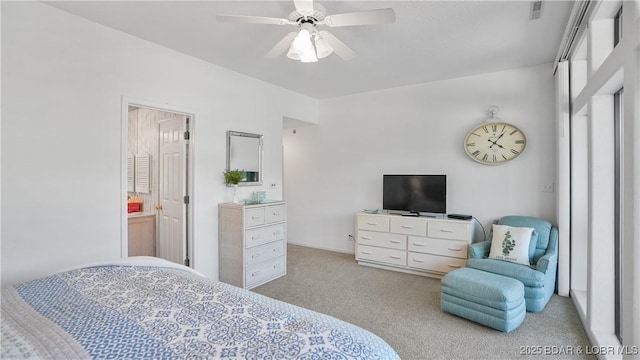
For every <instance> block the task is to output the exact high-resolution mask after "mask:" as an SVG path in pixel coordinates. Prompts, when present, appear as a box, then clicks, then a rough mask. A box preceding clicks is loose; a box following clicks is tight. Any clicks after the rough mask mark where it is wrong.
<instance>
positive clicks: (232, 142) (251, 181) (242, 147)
mask: <svg viewBox="0 0 640 360" xmlns="http://www.w3.org/2000/svg"><path fill="white" fill-rule="evenodd" d="M262 152H263V149H262V135H260V134H251V133H245V132H240V131H231V130H229V131H227V171H229V170H240V171H242V172H243V174H244V177H243V179H242V180H241V181H240V182H239V183H238V185H240V186H248V185H262Z"/></svg>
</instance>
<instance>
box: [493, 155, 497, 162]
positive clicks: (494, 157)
mask: <svg viewBox="0 0 640 360" xmlns="http://www.w3.org/2000/svg"><path fill="white" fill-rule="evenodd" d="M496 160H497V158H496V155H495V154H493V162H496Z"/></svg>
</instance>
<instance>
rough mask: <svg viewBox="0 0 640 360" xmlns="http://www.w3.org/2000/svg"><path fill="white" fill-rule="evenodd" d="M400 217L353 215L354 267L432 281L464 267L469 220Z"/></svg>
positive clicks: (469, 237)
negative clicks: (427, 278)
mask: <svg viewBox="0 0 640 360" xmlns="http://www.w3.org/2000/svg"><path fill="white" fill-rule="evenodd" d="M405 214H409V213H401V214H400V215H405ZM400 215H391V214H365V213H358V214H357V215H356V223H357V229H356V256H355V257H356V260H357V261H358V264H361V265H368V266H373V267H378V268H383V269H388V270H395V271H402V272H406V273H410V274H416V275H424V276H431V277H436V278H441V277H442V276H444V275H445V274H446V273H448V272H450V271H452V270H455V269H458V268H461V267H464V266H465V263H466V261H467V256H468V255H467V254H468V247H469V244H470V243H471V242H472V240H473V230H474V227H473V222H472V221H471V220H460V219H447V218H438V217H435V218H434V217H427V215H430V216H433V215H436V216H437V214H427V213H422V214H420V217H415V215H414V213H412V214H411V215H408V216H409V217H405V216H400ZM411 216H414V217H411Z"/></svg>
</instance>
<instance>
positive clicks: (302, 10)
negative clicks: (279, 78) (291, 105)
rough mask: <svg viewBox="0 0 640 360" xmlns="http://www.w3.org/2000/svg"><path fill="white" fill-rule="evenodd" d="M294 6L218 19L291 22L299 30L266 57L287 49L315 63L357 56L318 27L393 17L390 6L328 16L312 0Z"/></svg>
mask: <svg viewBox="0 0 640 360" xmlns="http://www.w3.org/2000/svg"><path fill="white" fill-rule="evenodd" d="M293 3H294V6H295V9H294V10H293V11H292V12H291V13H290V14H289V17H288V18H287V19H285V18H273V17H263V16H246V15H223V14H219V15H218V16H217V19H218V21H219V22H233V23H250V24H267V25H293V26H296V27H298V29H299V30H298V31H294V32H290V33H289V34H287V35H286V36H285V37H284V38H283V39H282V40H280V41H279V42H278V43H277V44H276V45H275V46H274V47H273V48H271V50H269V51H268V52H267V53H266V54H265V57H267V58H276V57H278V56H280V55H282V54H283V53H284V52H285V51H287V49H288V51H287V57H288V58H290V59H293V60H300V61H301V62H316V61H318V59H322V58H324V57H327V56H329V55H331V53H335V54H336V55H338V56H339V57H341V58H342V59H343V60H350V59H352V58H354V57H355V56H356V53H355V51H353V50H352V49H351V48H350V47H349V46H347V44H345V43H344V42H342V41H341V40H340V39H338V38H337V37H335V36H334V35H333V34H331V33H330V32H328V31H326V30H320V31H319V30H318V29H317V27H318V26H322V25H326V26H328V27H341V26H354V25H374V24H386V23H392V22H394V21H395V20H396V14H395V12H394V11H393V9H390V8H387V9H375V10H366V11H357V12H350V13H343V14H335V15H327V14H326V11H325V9H324V7H323V6H322V5H320V4H318V3H314V2H313V0H294V1H293Z"/></svg>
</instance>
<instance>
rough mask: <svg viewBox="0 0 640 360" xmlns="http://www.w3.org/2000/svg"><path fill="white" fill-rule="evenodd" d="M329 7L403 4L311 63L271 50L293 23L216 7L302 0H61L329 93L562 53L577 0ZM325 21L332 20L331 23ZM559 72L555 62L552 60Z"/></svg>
mask: <svg viewBox="0 0 640 360" xmlns="http://www.w3.org/2000/svg"><path fill="white" fill-rule="evenodd" d="M318 2H320V3H321V4H322V5H323V6H324V7H325V8H326V10H327V14H337V13H345V12H353V11H361V10H369V9H378V8H387V7H390V8H393V9H394V10H395V12H396V22H395V23H393V24H385V25H366V26H351V27H341V28H325V29H326V30H329V31H330V32H331V33H332V34H334V35H335V36H337V37H338V38H339V39H341V40H342V41H343V42H345V43H346V44H347V45H349V46H350V47H351V48H352V49H353V50H355V51H356V52H357V54H358V56H357V57H356V58H354V59H352V60H350V61H344V60H342V59H340V58H338V57H337V56H336V55H330V56H329V57H327V58H325V59H321V60H320V61H319V62H317V63H309V64H303V63H300V62H298V61H293V60H290V59H288V58H287V57H286V56H285V55H283V56H281V57H279V58H277V59H267V58H265V57H264V56H263V55H264V54H265V53H266V52H267V51H268V50H269V49H271V47H273V46H274V45H275V44H276V43H277V42H278V41H279V40H280V39H282V38H283V37H284V36H285V35H286V34H287V33H289V32H291V31H294V30H295V28H294V27H293V26H278V25H258V24H236V23H218V22H217V21H216V14H234V15H236V14H237V15H254V16H269V17H279V18H286V17H287V16H288V15H289V12H290V11H291V10H293V1H291V0H288V1H54V2H48V4H50V5H51V6H54V7H57V8H59V9H62V10H65V11H68V12H70V13H73V14H76V15H78V16H81V17H84V18H87V19H89V20H92V21H95V22H97V23H100V24H104V25H106V26H108V27H111V28H114V29H118V30H120V31H123V32H125V33H129V34H131V35H134V36H136V37H139V38H142V39H145V40H148V41H151V42H154V43H157V44H159V45H162V46H165V47H168V48H171V49H175V50H177V51H180V52H182V53H185V54H189V55H191V56H194V57H196V58H200V59H202V60H205V61H208V62H211V63H213V64H217V65H220V66H222V67H225V68H228V69H231V70H234V71H237V72H239V73H243V74H246V75H249V76H251V77H254V78H258V79H261V80H264V81H266V82H269V83H272V84H275V85H278V86H281V87H283V88H287V89H290V90H292V91H295V92H298V93H301V94H305V95H308V96H310V97H314V98H318V99H322V98H329V97H335V96H341V95H347V94H353V93H360V92H367V91H372V90H378V89H384V88H390V87H396V86H403V85H409V84H416V83H422V82H427V81H434V80H443V79H450V78H455V77H461V76H467V75H474V74H481V73H488V72H493V71H500V70H506V69H514V68H519V67H525V66H532V65H538V64H544V63H552V62H553V61H554V60H555V57H556V54H557V52H558V48H559V46H560V41H561V37H562V35H563V33H564V29H565V26H566V23H567V20H568V18H569V14H570V11H571V8H572V6H573V2H572V1H550V0H547V1H545V2H544V5H543V8H542V16H541V18H540V19H537V20H533V21H530V20H529V12H530V7H531V3H530V2H529V1H335V0H334V1H318ZM323 28H324V27H323ZM550 71H551V68H550Z"/></svg>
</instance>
